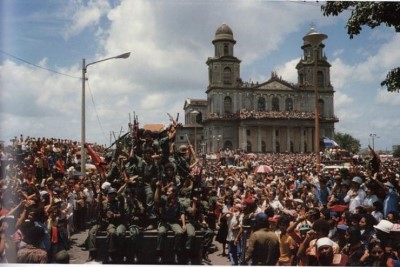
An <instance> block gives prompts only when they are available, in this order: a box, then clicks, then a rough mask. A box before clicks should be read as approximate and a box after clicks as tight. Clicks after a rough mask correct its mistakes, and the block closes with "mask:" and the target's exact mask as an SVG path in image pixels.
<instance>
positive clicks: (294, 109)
mask: <svg viewBox="0 0 400 267" xmlns="http://www.w3.org/2000/svg"><path fill="white" fill-rule="evenodd" d="M312 31H314V30H313V29H311V31H310V32H309V33H312ZM309 33H308V34H309ZM212 44H213V45H214V50H215V52H214V56H212V57H209V58H208V59H207V61H206V64H207V66H208V86H207V90H206V94H207V99H186V101H185V104H184V113H185V125H184V127H183V129H182V131H180V133H178V136H179V134H181V135H182V134H183V133H185V132H187V133H186V134H188V133H189V135H190V136H191V137H192V138H191V139H192V140H193V142H194V143H195V146H196V150H197V151H198V152H203V153H210V152H216V151H218V150H219V149H221V148H230V149H243V150H245V151H247V152H297V153H299V152H312V151H314V150H315V147H314V137H315V116H314V114H315V112H314V111H315V108H316V106H317V107H318V115H319V116H318V117H319V120H318V121H319V136H320V138H321V139H322V137H328V138H333V135H334V124H335V123H337V122H338V121H339V120H338V118H337V117H336V116H335V114H334V89H333V86H332V85H331V82H330V67H331V65H330V64H329V62H328V60H327V58H326V56H325V54H324V51H323V49H324V47H325V45H324V44H323V43H321V44H320V45H319V47H318V48H317V49H315V50H314V49H313V48H312V46H311V44H309V43H307V42H303V45H302V46H301V49H302V50H303V55H302V57H301V59H300V61H299V62H298V64H297V66H296V69H297V74H298V75H297V76H298V80H297V83H295V84H294V83H289V82H287V81H285V80H283V79H282V78H281V77H279V76H278V74H276V73H275V72H272V73H271V76H270V78H269V79H268V80H267V81H265V82H261V83H259V82H256V83H253V82H252V83H248V82H243V80H242V79H241V76H240V63H241V60H240V59H238V58H237V57H236V56H235V53H234V46H235V44H236V40H235V39H234V38H233V32H232V30H231V28H230V27H229V26H228V25H226V24H223V25H222V26H220V27H219V28H218V29H217V31H216V33H215V38H214V40H213V41H212ZM315 52H316V57H317V62H316V64H314V63H315V62H314V53H315ZM315 66H316V72H314V67H315ZM314 73H316V74H317V81H316V85H317V90H318V105H316V103H317V102H316V98H315V96H316V94H315V90H314V80H313V74H314ZM193 130H194V131H193ZM181 137H182V136H181ZM180 139H182V138H180ZM177 141H178V143H179V139H178V140H177Z"/></svg>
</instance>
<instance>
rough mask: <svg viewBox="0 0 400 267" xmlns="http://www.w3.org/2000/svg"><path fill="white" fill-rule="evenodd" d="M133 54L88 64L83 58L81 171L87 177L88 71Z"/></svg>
mask: <svg viewBox="0 0 400 267" xmlns="http://www.w3.org/2000/svg"><path fill="white" fill-rule="evenodd" d="M130 55H131V53H130V52H128V53H124V54H121V55H118V56H115V57H109V58H105V59H102V60H98V61H95V62H91V63H88V64H86V60H85V59H82V109H81V173H82V176H83V177H84V178H85V177H86V150H85V143H86V140H85V139H86V129H85V128H86V118H85V111H86V110H85V109H86V108H85V83H86V71H87V68H88V67H89V66H90V65H94V64H96V63H100V62H103V61H106V60H110V59H116V58H123V59H125V58H128V57H129V56H130Z"/></svg>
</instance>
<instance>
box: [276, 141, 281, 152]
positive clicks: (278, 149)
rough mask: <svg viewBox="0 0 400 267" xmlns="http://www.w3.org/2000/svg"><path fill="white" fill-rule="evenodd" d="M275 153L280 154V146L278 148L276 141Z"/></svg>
mask: <svg viewBox="0 0 400 267" xmlns="http://www.w3.org/2000/svg"><path fill="white" fill-rule="evenodd" d="M275 151H276V152H277V153H280V152H281V146H280V144H279V142H278V141H276V143H275Z"/></svg>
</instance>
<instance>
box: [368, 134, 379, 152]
mask: <svg viewBox="0 0 400 267" xmlns="http://www.w3.org/2000/svg"><path fill="white" fill-rule="evenodd" d="M369 137H371V139H372V149H373V150H375V138H379V136H377V135H376V134H374V133H372V134H369Z"/></svg>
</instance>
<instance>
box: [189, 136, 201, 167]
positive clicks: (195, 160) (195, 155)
mask: <svg viewBox="0 0 400 267" xmlns="http://www.w3.org/2000/svg"><path fill="white" fill-rule="evenodd" d="M186 140H187V143H188V147H189V150H190V153H191V154H192V155H193V158H194V162H193V163H192V164H191V165H190V169H191V168H193V167H194V166H196V165H197V163H199V158H198V157H197V154H196V151H194V149H193V146H192V145H191V144H190V140H189V137H188V135H187V134H186Z"/></svg>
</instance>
